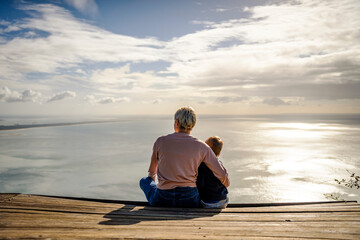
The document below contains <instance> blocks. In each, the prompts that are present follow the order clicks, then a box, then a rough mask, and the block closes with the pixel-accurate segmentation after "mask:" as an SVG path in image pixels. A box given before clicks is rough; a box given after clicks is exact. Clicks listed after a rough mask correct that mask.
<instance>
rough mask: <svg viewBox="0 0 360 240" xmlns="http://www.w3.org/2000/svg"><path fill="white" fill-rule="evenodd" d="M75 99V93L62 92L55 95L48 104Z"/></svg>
mask: <svg viewBox="0 0 360 240" xmlns="http://www.w3.org/2000/svg"><path fill="white" fill-rule="evenodd" d="M74 97H76V93H75V92H72V91H64V92H60V93H57V94H55V95H54V96H52V97H51V98H50V99H49V100H48V101H47V102H54V101H60V100H63V99H66V98H74Z"/></svg>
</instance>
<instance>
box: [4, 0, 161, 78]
mask: <svg viewBox="0 0 360 240" xmlns="http://www.w3.org/2000/svg"><path fill="white" fill-rule="evenodd" d="M21 9H22V10H24V11H25V12H26V13H28V14H30V17H29V18H24V19H21V20H19V21H17V22H15V23H12V24H10V25H8V28H10V27H11V28H17V29H21V30H24V31H27V32H29V31H32V32H36V33H40V34H38V35H37V36H36V37H34V38H21V37H19V36H18V37H15V38H13V39H9V40H7V41H6V42H5V43H4V44H1V45H0V52H1V58H0V72H1V75H0V79H1V78H2V79H23V78H24V77H26V74H28V73H34V72H40V73H49V74H62V72H61V70H62V69H71V68H74V67H76V66H79V65H80V64H82V63H85V62H89V61H90V62H113V63H117V62H126V61H128V62H151V61H158V60H160V59H162V55H163V54H162V52H161V48H162V46H163V43H162V42H161V41H158V40H156V39H155V38H143V39H140V38H135V37H131V36H125V35H119V34H114V33H111V32H108V31H106V30H103V29H101V28H98V27H96V26H93V25H91V24H89V23H87V22H85V21H83V20H79V19H76V18H75V17H73V16H72V15H71V14H70V12H69V11H67V10H65V9H63V8H61V7H58V6H55V5H52V4H33V5H30V4H25V5H22V7H21Z"/></svg>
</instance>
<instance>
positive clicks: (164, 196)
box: [140, 177, 201, 208]
mask: <svg viewBox="0 0 360 240" xmlns="http://www.w3.org/2000/svg"><path fill="white" fill-rule="evenodd" d="M140 188H141V189H142V190H143V192H144V193H145V196H146V199H147V200H148V202H149V203H150V205H151V206H154V207H187V208H197V207H200V206H201V205H200V197H199V192H198V190H197V188H195V187H176V188H174V189H170V190H161V189H158V188H157V187H156V184H155V182H154V181H153V180H152V179H151V178H150V177H144V178H142V179H141V180H140Z"/></svg>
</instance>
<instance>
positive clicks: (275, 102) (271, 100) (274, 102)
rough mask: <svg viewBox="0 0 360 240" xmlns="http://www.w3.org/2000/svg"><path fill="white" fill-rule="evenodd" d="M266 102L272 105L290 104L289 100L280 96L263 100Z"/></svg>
mask: <svg viewBox="0 0 360 240" xmlns="http://www.w3.org/2000/svg"><path fill="white" fill-rule="evenodd" d="M263 103H264V104H268V105H272V106H281V105H289V103H288V102H285V101H283V100H282V99H280V98H275V97H274V98H266V99H264V100H263Z"/></svg>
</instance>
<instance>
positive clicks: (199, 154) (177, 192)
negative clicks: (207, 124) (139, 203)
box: [140, 107, 230, 207]
mask: <svg viewBox="0 0 360 240" xmlns="http://www.w3.org/2000/svg"><path fill="white" fill-rule="evenodd" d="M174 120H175V121H174V130H175V132H174V133H172V134H168V135H165V136H161V137H159V138H158V139H157V140H156V141H155V143H154V147H153V154H152V156H151V162H150V167H149V171H148V172H149V175H148V177H145V178H142V179H141V180H140V187H141V189H142V190H143V191H144V193H145V196H146V199H147V200H148V202H149V203H150V205H151V206H163V207H200V198H199V193H198V190H197V188H196V177H197V175H198V168H199V165H200V164H201V163H202V162H204V163H205V164H206V166H208V168H209V169H210V170H211V171H212V172H213V173H214V175H215V176H216V177H217V178H218V179H219V180H220V182H221V183H222V184H223V185H224V186H225V187H228V186H229V185H230V182H229V178H228V174H227V171H226V169H225V168H224V166H223V165H222V163H221V162H220V161H219V160H218V159H217V157H216V156H215V154H214V152H213V151H212V150H211V148H210V147H209V146H208V145H207V144H206V143H204V142H202V141H200V140H198V139H197V138H194V137H192V136H191V135H190V132H191V130H192V129H193V127H194V126H195V123H196V114H195V112H194V109H193V108H191V107H182V108H180V109H178V110H177V111H176V113H175V118H174ZM156 175H157V178H158V184H157V185H156V184H155V182H154V181H155V177H156Z"/></svg>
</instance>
